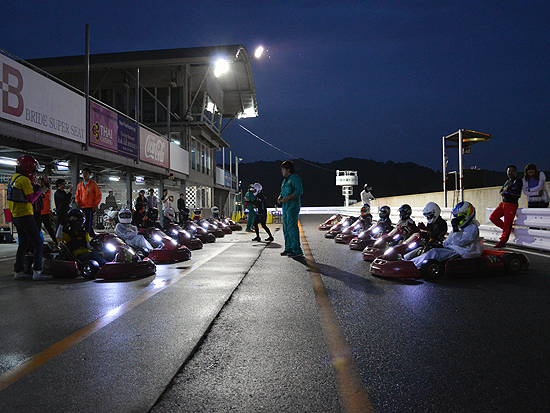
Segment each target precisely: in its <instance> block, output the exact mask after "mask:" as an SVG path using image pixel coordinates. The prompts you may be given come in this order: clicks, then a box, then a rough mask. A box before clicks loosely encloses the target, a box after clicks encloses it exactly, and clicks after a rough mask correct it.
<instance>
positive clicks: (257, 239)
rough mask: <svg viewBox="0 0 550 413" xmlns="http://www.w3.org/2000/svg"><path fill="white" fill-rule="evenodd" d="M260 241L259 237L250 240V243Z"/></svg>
mask: <svg viewBox="0 0 550 413" xmlns="http://www.w3.org/2000/svg"><path fill="white" fill-rule="evenodd" d="M261 240H262V239H261V238H260V237H256V238H252V241H261Z"/></svg>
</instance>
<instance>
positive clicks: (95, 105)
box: [0, 45, 258, 214]
mask: <svg viewBox="0 0 550 413" xmlns="http://www.w3.org/2000/svg"><path fill="white" fill-rule="evenodd" d="M220 59H221V60H222V61H223V62H225V64H226V66H227V71H226V72H225V73H223V74H219V73H217V71H218V67H216V62H218V61H219V60H220ZM0 60H1V62H0V69H1V73H0V86H1V90H2V92H1V94H0V95H1V104H0V151H1V152H2V153H0V162H1V161H2V160H4V161H5V163H8V164H9V160H11V159H14V158H17V156H19V155H20V154H21V153H22V152H26V153H31V154H33V155H34V156H35V157H36V158H37V159H38V160H39V161H40V163H41V164H43V165H45V166H46V172H47V173H50V174H51V176H52V177H53V179H56V178H57V177H58V176H63V175H65V176H66V178H67V180H68V181H71V183H72V185H73V186H76V183H78V181H79V175H78V174H79V170H81V169H82V167H84V166H88V167H90V168H91V169H92V171H93V173H94V176H93V179H94V180H96V181H97V182H98V183H99V184H100V188H101V189H102V192H103V193H104V197H105V196H106V195H107V194H108V191H109V190H112V191H113V192H114V194H115V196H116V198H117V201H118V204H119V206H127V205H130V204H131V202H132V199H135V198H136V196H137V192H139V190H141V189H145V190H147V189H149V188H155V190H156V191H158V192H157V195H158V194H159V193H162V190H163V189H164V188H166V189H168V190H169V194H170V195H173V197H174V202H173V203H172V207H174V208H176V202H175V201H176V199H177V198H178V197H179V194H180V193H183V194H185V199H186V204H187V206H188V207H190V208H194V207H199V208H210V207H211V206H213V205H216V206H218V207H219V208H220V209H222V210H224V211H225V212H226V213H227V214H229V213H231V212H232V211H233V210H234V206H235V202H236V194H237V191H238V157H237V156H236V154H234V153H232V151H231V148H230V146H229V144H228V143H227V142H226V141H225V140H224V139H223V137H222V132H223V130H224V128H225V127H226V126H227V125H228V123H229V122H231V121H232V120H233V119H236V118H242V117H254V116H257V115H258V107H257V101H256V92H255V88H254V80H253V76H252V67H251V62H250V57H249V55H248V52H247V50H246V49H245V48H244V47H243V46H242V45H232V46H216V47H200V48H185V49H169V50H153V51H139V52H125V53H109V54H96V55H90V63H89V72H88V71H87V70H86V65H85V61H86V59H85V56H70V57H58V58H45V59H35V60H30V61H28V62H25V61H22V60H20V59H17V58H15V57H14V56H11V55H9V53H4V54H1V53H0ZM87 73H89V96H90V104H89V105H90V110H89V119H86V112H87V110H86V99H85V97H86V94H85V91H86V83H87V82H86V78H87ZM87 127H88V128H89V130H90V132H89V134H87V133H86V128H87ZM87 135H89V137H87ZM217 161H218V162H217ZM218 164H219V165H218ZM10 167H11V168H12V170H13V166H8V170H6V169H4V170H2V171H1V174H2V182H5V181H6V179H9V178H7V177H8V175H9V176H11V173H12V171H10V170H9V168H10ZM67 167H68V170H66V171H64V170H65V169H67Z"/></svg>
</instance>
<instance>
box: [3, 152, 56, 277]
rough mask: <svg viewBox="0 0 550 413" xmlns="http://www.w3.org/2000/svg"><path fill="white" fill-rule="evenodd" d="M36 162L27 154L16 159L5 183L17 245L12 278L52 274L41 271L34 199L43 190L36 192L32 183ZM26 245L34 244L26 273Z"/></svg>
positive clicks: (40, 239) (41, 247)
mask: <svg viewBox="0 0 550 413" xmlns="http://www.w3.org/2000/svg"><path fill="white" fill-rule="evenodd" d="M38 168H39V165H38V161H37V160H36V159H35V158H33V157H32V156H30V155H23V156H20V157H19V158H18V159H17V166H16V167H15V174H14V175H13V176H12V177H11V179H10V182H9V184H8V190H7V199H8V206H9V208H10V213H11V216H12V220H13V224H14V225H15V228H17V236H18V241H19V247H17V253H16V255H15V275H14V277H13V278H14V279H16V280H21V279H25V278H29V279H33V280H49V279H51V278H52V276H51V275H45V274H42V253H43V250H44V238H43V237H42V233H41V232H40V229H39V228H38V225H36V221H35V220H34V209H33V206H32V204H33V202H36V200H37V199H38V198H39V197H40V195H41V194H42V193H45V192H46V188H43V187H40V188H39V189H38V190H37V191H36V192H35V190H34V188H33V186H32V182H33V181H34V180H35V179H36V175H37V173H38ZM29 244H32V246H33V273H32V274H26V273H25V253H26V251H27V247H28V245H29Z"/></svg>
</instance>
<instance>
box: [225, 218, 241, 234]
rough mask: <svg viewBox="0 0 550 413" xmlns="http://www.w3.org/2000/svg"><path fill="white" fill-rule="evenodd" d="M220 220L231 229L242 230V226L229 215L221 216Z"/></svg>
mask: <svg viewBox="0 0 550 413" xmlns="http://www.w3.org/2000/svg"><path fill="white" fill-rule="evenodd" d="M222 222H223V223H224V224H225V225H227V226H228V227H229V228H231V231H242V230H243V227H242V226H241V225H239V224H237V223H236V222H235V221H233V220H232V219H231V218H229V217H225V218H222Z"/></svg>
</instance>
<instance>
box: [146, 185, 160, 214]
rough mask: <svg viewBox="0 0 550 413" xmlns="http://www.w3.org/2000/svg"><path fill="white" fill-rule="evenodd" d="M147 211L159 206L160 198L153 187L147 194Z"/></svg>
mask: <svg viewBox="0 0 550 413" xmlns="http://www.w3.org/2000/svg"><path fill="white" fill-rule="evenodd" d="M146 204H147V211H149V210H150V209H151V208H158V200H157V197H156V196H155V190H154V189H153V188H151V189H149V195H148V196H147V202H146Z"/></svg>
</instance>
